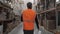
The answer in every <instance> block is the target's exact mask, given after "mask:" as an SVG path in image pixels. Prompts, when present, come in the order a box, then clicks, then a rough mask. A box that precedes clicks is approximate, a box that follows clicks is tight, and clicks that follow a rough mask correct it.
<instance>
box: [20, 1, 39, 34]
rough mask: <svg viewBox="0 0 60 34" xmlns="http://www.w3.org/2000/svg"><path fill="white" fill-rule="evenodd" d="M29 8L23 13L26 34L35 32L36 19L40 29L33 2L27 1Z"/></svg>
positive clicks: (22, 19) (22, 18)
mask: <svg viewBox="0 0 60 34" xmlns="http://www.w3.org/2000/svg"><path fill="white" fill-rule="evenodd" d="M27 8H28V9H26V10H24V11H23V12H22V15H21V21H23V30H24V34H34V21H35V20H36V24H37V27H38V29H39V26H38V21H37V17H36V12H35V11H34V10H32V3H31V2H28V3H27Z"/></svg>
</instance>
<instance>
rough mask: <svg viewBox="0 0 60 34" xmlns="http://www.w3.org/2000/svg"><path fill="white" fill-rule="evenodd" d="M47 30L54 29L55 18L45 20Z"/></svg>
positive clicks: (52, 30)
mask: <svg viewBox="0 0 60 34" xmlns="http://www.w3.org/2000/svg"><path fill="white" fill-rule="evenodd" d="M47 30H48V31H51V32H54V31H55V30H56V20H47Z"/></svg>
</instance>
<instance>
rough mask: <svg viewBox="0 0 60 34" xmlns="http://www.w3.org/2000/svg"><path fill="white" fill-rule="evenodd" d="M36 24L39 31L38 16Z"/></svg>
mask: <svg viewBox="0 0 60 34" xmlns="http://www.w3.org/2000/svg"><path fill="white" fill-rule="evenodd" d="M35 22H36V25H37V28H38V30H39V23H38V19H37V15H36V18H35Z"/></svg>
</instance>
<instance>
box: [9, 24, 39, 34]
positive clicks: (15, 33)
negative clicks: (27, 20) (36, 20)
mask: <svg viewBox="0 0 60 34" xmlns="http://www.w3.org/2000/svg"><path fill="white" fill-rule="evenodd" d="M9 34H23V23H21V24H19V25H18V26H17V27H16V28H14V29H13V30H12V31H11V32H10V33H9ZM34 34H38V30H37V27H36V25H35V28H34ZM39 34H40V33H39Z"/></svg>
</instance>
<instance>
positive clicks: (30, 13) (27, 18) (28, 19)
mask: <svg viewBox="0 0 60 34" xmlns="http://www.w3.org/2000/svg"><path fill="white" fill-rule="evenodd" d="M35 17H36V12H35V11H34V10H32V9H27V10H24V11H23V23H24V30H33V29H34V21H35Z"/></svg>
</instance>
